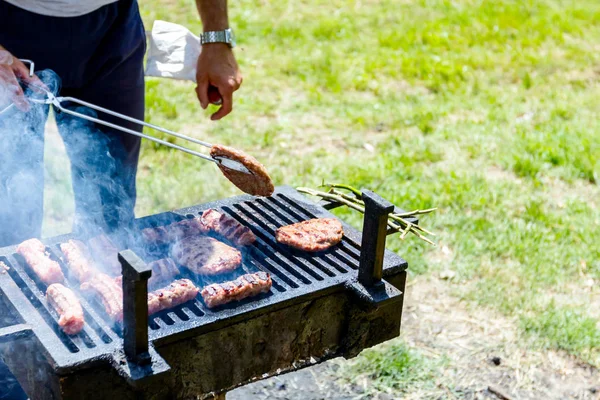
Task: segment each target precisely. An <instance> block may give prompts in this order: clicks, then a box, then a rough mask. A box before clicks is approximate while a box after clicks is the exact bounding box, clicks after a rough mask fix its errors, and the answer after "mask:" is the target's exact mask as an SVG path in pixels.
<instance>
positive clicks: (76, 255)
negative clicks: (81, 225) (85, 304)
mask: <svg viewBox="0 0 600 400" xmlns="http://www.w3.org/2000/svg"><path fill="white" fill-rule="evenodd" d="M60 249H61V250H62V252H63V253H64V255H65V258H66V259H67V265H68V266H69V272H70V273H71V274H72V275H73V276H75V278H76V279H77V280H78V281H79V283H84V282H87V281H88V280H90V279H91V278H92V277H93V276H94V275H95V274H96V268H95V267H94V261H93V260H92V257H91V256H90V253H89V251H88V249H87V247H86V245H85V244H84V243H83V242H80V241H79V240H69V241H68V242H66V243H61V244H60Z"/></svg>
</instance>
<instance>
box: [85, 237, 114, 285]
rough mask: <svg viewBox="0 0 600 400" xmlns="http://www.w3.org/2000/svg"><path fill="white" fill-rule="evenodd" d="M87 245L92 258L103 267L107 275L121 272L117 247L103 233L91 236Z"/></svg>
mask: <svg viewBox="0 0 600 400" xmlns="http://www.w3.org/2000/svg"><path fill="white" fill-rule="evenodd" d="M88 245H89V246H90V249H91V251H92V255H93V256H94V260H96V262H97V263H98V265H100V266H101V267H103V268H104V272H106V273H107V274H109V275H112V276H117V275H119V274H120V273H121V263H120V262H119V249H118V248H117V246H115V244H114V243H113V242H112V240H110V238H109V237H108V236H106V235H104V234H102V235H98V236H96V237H93V238H91V239H90V240H89V241H88Z"/></svg>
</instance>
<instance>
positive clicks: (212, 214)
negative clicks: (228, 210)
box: [200, 208, 223, 231]
mask: <svg viewBox="0 0 600 400" xmlns="http://www.w3.org/2000/svg"><path fill="white" fill-rule="evenodd" d="M222 215H223V214H221V213H220V212H218V211H217V210H215V209H214V208H209V209H208V210H205V211H204V212H203V213H202V217H200V220H201V221H202V224H203V225H204V226H206V227H207V228H208V229H210V230H211V231H216V230H217V229H218V228H219V220H220V219H221V216H222Z"/></svg>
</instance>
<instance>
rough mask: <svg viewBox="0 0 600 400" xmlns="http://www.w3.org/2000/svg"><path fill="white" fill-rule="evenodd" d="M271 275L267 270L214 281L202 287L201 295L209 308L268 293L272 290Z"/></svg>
mask: <svg viewBox="0 0 600 400" xmlns="http://www.w3.org/2000/svg"><path fill="white" fill-rule="evenodd" d="M271 285H272V281H271V276H270V275H269V274H268V273H266V272H262V271H261V272H257V273H254V274H246V275H242V276H240V277H239V278H237V279H236V280H233V281H229V282H224V283H213V284H212V285H208V286H206V287H205V288H204V289H202V292H201V295H202V298H203V299H204V303H205V304H206V306H207V307H208V308H213V307H217V306H220V305H223V304H227V303H229V302H231V301H240V300H242V299H245V298H246V297H251V296H256V295H258V294H260V293H267V292H268V291H269V290H271Z"/></svg>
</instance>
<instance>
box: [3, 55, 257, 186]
mask: <svg viewBox="0 0 600 400" xmlns="http://www.w3.org/2000/svg"><path fill="white" fill-rule="evenodd" d="M21 61H23V62H27V63H29V64H30V74H31V76H33V71H34V64H33V62H32V61H30V60H21ZM22 84H23V85H25V86H27V87H29V88H31V89H32V90H34V91H35V92H37V93H40V94H42V95H43V97H41V98H38V97H28V100H29V102H31V103H36V104H48V105H49V104H52V105H53V106H54V107H56V108H57V109H58V110H60V111H61V112H64V113H66V114H69V115H73V116H75V117H78V118H82V119H85V120H87V121H91V122H95V123H97V124H100V125H104V126H108V127H109V128H113V129H117V130H119V131H121V132H125V133H129V134H131V135H134V136H138V137H141V138H144V139H148V140H151V141H153V142H155V143H159V144H162V145H164V146H168V147H171V148H173V149H177V150H181V151H183V152H185V153H188V154H191V155H194V156H196V157H200V158H202V159H204V160H207V161H212V162H214V163H216V164H218V165H220V166H223V167H225V168H228V169H232V170H235V171H239V172H243V173H246V174H250V175H252V171H250V170H249V169H248V168H246V167H245V166H244V165H243V164H242V163H240V162H238V161H235V160H231V159H229V158H226V157H221V156H217V157H211V156H209V155H206V154H203V153H200V152H197V151H195V150H192V149H188V148H187V147H183V146H179V145H177V144H173V143H169V142H167V141H166V140H162V139H158V138H156V137H153V136H149V135H146V134H144V133H140V132H137V131H134V130H133V129H129V128H125V127H124V126H120V125H117V124H113V123H111V122H108V121H104V120H102V119H99V118H96V117H93V116H91V115H85V114H82V113H79V112H77V111H73V110H70V109H68V108H65V107H63V105H62V103H63V102H66V101H68V102H71V103H75V104H79V105H82V106H85V107H87V108H90V109H92V110H95V111H100V112H103V113H106V114H109V115H112V116H113V117H117V118H120V119H122V120H125V121H129V122H133V123H135V124H138V125H142V126H145V127H147V128H151V129H154V130H156V131H159V132H163V133H166V134H167V135H171V136H175V137H176V138H179V139H183V140H186V141H188V142H191V143H195V144H199V145H201V146H205V147H208V148H211V147H212V146H213V145H212V144H211V143H208V142H205V141H202V140H198V139H194V138H191V137H189V136H186V135H182V134H181V133H177V132H173V131H171V130H169V129H165V128H161V127H160V126H157V125H154V124H150V123H148V122H145V121H141V120H139V119H135V118H131V117H128V116H127V115H123V114H119V113H117V112H114V111H111V110H108V109H106V108H104V107H100V106H97V105H95V104H91V103H88V102H86V101H83V100H79V99H76V98H74V97H57V96H55V95H54V93H52V92H51V91H49V90H48V89H47V88H45V87H42V86H39V85H34V84H31V83H25V82H22ZM12 106H13V104H11V105H9V106H8V107H6V108H4V109H3V110H1V111H0V114H2V113H3V112H5V111H7V110H8V109H9V108H11V107H12Z"/></svg>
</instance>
